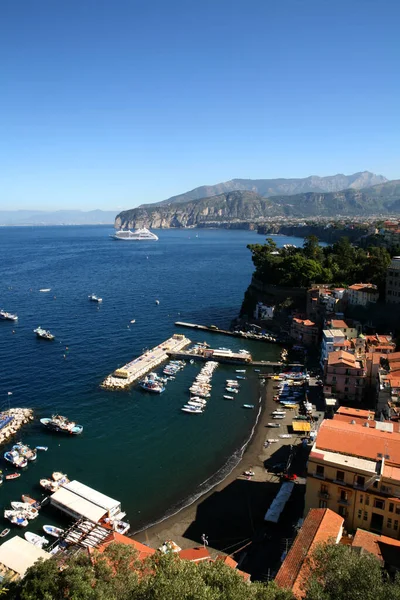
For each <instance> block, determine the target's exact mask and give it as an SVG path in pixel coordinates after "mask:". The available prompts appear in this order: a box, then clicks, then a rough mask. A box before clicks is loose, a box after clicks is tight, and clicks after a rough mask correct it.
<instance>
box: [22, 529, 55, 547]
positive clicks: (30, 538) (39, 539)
mask: <svg viewBox="0 0 400 600" xmlns="http://www.w3.org/2000/svg"><path fill="white" fill-rule="evenodd" d="M24 538H25V539H26V541H27V542H30V543H31V544H33V545H34V546H36V547H37V548H43V546H47V544H48V543H49V540H48V539H47V538H45V537H44V536H40V535H37V534H36V533H32V532H31V531H27V532H26V533H24Z"/></svg>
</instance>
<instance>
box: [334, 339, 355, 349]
mask: <svg viewBox="0 0 400 600" xmlns="http://www.w3.org/2000/svg"><path fill="white" fill-rule="evenodd" d="M333 345H334V346H336V347H342V346H344V347H345V348H350V347H351V342H350V340H343V342H333Z"/></svg>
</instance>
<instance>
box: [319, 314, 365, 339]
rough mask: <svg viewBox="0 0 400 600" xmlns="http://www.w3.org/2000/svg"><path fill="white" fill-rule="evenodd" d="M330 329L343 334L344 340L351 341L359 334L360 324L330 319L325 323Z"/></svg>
mask: <svg viewBox="0 0 400 600" xmlns="http://www.w3.org/2000/svg"><path fill="white" fill-rule="evenodd" d="M326 325H327V327H329V328H330V329H340V330H341V331H343V333H344V339H345V340H353V339H355V338H356V337H357V336H358V335H359V334H360V333H361V324H360V323H358V321H357V322H353V321H344V320H343V319H331V320H330V321H327V322H326Z"/></svg>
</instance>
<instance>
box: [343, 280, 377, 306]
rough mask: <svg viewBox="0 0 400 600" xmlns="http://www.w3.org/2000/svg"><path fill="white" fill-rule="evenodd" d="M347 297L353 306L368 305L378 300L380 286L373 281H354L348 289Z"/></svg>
mask: <svg viewBox="0 0 400 600" xmlns="http://www.w3.org/2000/svg"><path fill="white" fill-rule="evenodd" d="M347 299H348V303H349V304H350V305H351V306H354V305H357V306H367V305H368V304H370V303H375V302H378V299H379V292H378V288H377V286H376V285H374V284H373V283H354V284H353V285H350V286H349V288H348V290H347Z"/></svg>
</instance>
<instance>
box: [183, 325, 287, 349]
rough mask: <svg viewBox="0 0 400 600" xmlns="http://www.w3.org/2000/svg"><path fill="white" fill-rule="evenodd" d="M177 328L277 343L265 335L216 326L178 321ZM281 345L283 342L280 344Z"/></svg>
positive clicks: (274, 339)
mask: <svg viewBox="0 0 400 600" xmlns="http://www.w3.org/2000/svg"><path fill="white" fill-rule="evenodd" d="M175 326H176V327H187V328H189V329H197V330H199V331H208V332H209V333H220V334H221V335H230V336H231V337H238V338H242V339H245V340H257V341H259V342H269V343H270V344H272V343H274V342H277V340H276V338H275V337H273V336H271V335H269V334H268V335H264V334H259V333H250V332H247V331H228V330H227V329H219V327H217V326H216V325H210V327H207V325H198V324H197V323H185V322H184V321H176V322H175ZM278 343H281V342H278Z"/></svg>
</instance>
